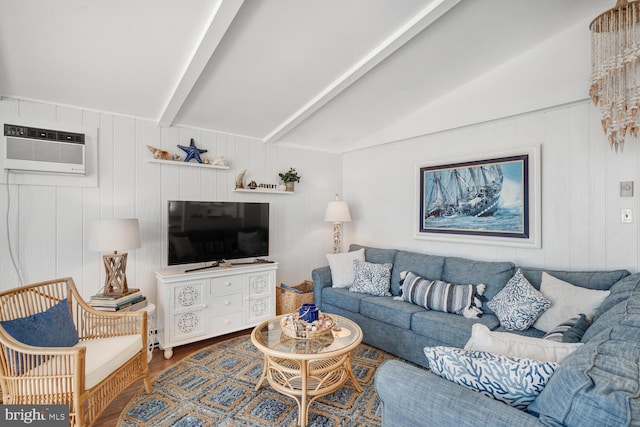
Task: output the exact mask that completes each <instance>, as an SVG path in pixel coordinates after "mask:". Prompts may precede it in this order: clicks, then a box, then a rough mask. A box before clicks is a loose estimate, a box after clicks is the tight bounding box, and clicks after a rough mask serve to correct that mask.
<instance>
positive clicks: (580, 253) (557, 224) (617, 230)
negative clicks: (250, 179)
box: [343, 101, 640, 272]
mask: <svg viewBox="0 0 640 427" xmlns="http://www.w3.org/2000/svg"><path fill="white" fill-rule="evenodd" d="M537 144H539V145H540V147H541V191H542V248H541V249H515V248H509V247H500V246H485V245H476V244H455V243H444V242H435V241H426V240H417V239H414V238H413V235H414V230H413V224H415V222H416V220H415V215H417V213H416V212H415V208H414V203H415V197H416V191H417V190H416V188H415V181H416V177H415V176H414V174H415V166H416V164H420V163H422V164H425V163H431V162H433V161H439V160H442V161H444V162H446V161H447V160H448V159H456V158H460V157H468V156H469V155H472V154H474V153H477V154H478V156H480V158H482V157H483V156H486V155H487V154H491V153H499V152H501V151H507V150H511V149H514V148H520V147H528V146H532V145H537ZM343 165H344V177H343V179H344V188H345V190H344V193H345V198H346V199H347V200H348V201H349V203H350V207H351V210H352V216H353V222H352V223H350V224H349V225H350V227H349V228H348V229H347V238H346V240H348V241H349V242H353V243H361V244H366V245H372V246H378V247H390V248H401V249H409V250H415V251H419V252H425V253H433V254H442V255H456V256H463V257H470V258H474V259H483V260H511V261H514V262H515V263H516V264H519V265H526V266H538V267H546V268H559V269H574V270H581V269H590V270H594V269H614V268H627V269H629V270H631V271H634V272H635V271H638V270H640V259H639V258H640V254H639V251H638V239H639V228H638V221H639V220H640V209H639V204H638V192H639V191H640V182H639V180H638V177H639V168H640V150H639V149H638V141H635V140H633V139H630V140H629V141H628V142H627V144H625V147H624V152H623V153H618V154H616V153H614V152H612V151H611V150H610V149H609V146H608V143H607V142H606V140H605V138H604V136H603V133H602V130H601V127H600V116H599V112H598V111H597V110H596V109H595V108H594V107H593V106H592V105H591V103H590V102H588V101H582V102H577V103H573V104H570V105H566V106H562V107H556V108H549V109H546V110H543V111H538V112H533V113H529V114H524V115H519V116H516V117H511V118H505V119H501V120H496V121H491V122H487V123H483V124H478V125H473V126H467V127H463V128H458V129H452V130H448V131H444V132H439V133H435V134H431V135H426V136H421V137H416V138H411V139H408V140H404V141H400V142H395V143H390V144H386V145H382V146H378V147H374V148H369V149H363V150H358V151H354V152H350V153H347V154H345V156H344V158H343ZM620 181H634V182H635V195H634V197H631V198H623V197H620V196H619V183H620ZM623 208H630V209H633V214H634V222H633V223H631V224H622V223H621V222H620V209H623Z"/></svg>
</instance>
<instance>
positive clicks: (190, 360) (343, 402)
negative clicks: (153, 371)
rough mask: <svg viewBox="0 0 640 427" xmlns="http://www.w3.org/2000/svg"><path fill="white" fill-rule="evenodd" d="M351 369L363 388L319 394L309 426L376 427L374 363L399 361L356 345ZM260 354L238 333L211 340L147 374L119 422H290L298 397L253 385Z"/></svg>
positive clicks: (267, 426)
mask: <svg viewBox="0 0 640 427" xmlns="http://www.w3.org/2000/svg"><path fill="white" fill-rule="evenodd" d="M352 359H353V373H354V375H355V376H356V378H357V379H358V381H359V383H360V385H361V386H362V388H363V389H364V392H363V393H358V392H357V391H356V390H355V388H354V387H353V384H352V383H351V381H347V383H346V384H345V385H344V386H343V387H342V388H341V389H340V390H337V391H336V392H334V393H332V394H329V395H327V396H324V397H322V398H319V399H318V400H316V401H314V402H313V403H312V404H311V406H310V408H309V424H308V426H313V427H374V426H379V425H380V424H381V422H380V401H379V400H378V397H377V395H376V393H375V390H374V387H373V379H374V376H375V371H376V367H377V366H379V365H380V364H381V363H382V362H384V361H385V360H387V359H396V357H395V356H391V355H389V354H387V353H385V352H384V351H382V350H378V349H377V348H374V347H371V346H368V345H366V344H361V345H360V346H358V347H357V348H356V349H355V350H354V351H353V353H352ZM262 368H263V358H262V353H260V352H259V351H258V350H257V349H256V348H255V347H254V346H253V344H251V338H250V337H249V336H248V335H247V336H241V337H237V338H232V339H230V340H227V341H224V342H221V343H218V344H214V345H212V346H210V347H207V348H204V349H202V350H199V351H197V352H196V353H194V354H192V355H191V356H188V357H186V358H185V359H183V360H181V361H180V362H178V363H177V364H176V365H174V366H172V367H171V368H168V369H167V370H165V371H164V372H162V373H161V374H159V375H158V376H157V377H155V378H154V379H153V380H152V385H153V393H151V394H147V393H145V392H144V388H142V387H141V392H140V393H139V394H138V395H136V396H135V397H134V398H133V399H132V400H131V402H130V403H129V404H128V405H127V407H126V408H125V410H124V411H123V412H122V414H121V415H120V419H119V420H118V425H119V426H143V427H149V426H154V427H156V426H176V427H187V426H188V427H192V426H225V427H227V426H228V427H231V426H233V427H239V426H255V427H272V426H295V425H296V423H297V416H298V407H297V404H296V403H295V401H294V400H293V399H292V398H290V397H287V396H284V395H282V394H280V393H278V392H277V391H275V390H273V389H272V388H271V387H270V386H269V384H268V382H267V381H265V382H264V384H263V385H262V387H261V388H260V390H258V391H254V388H255V385H256V384H257V382H258V380H259V379H260V376H261V375H262Z"/></svg>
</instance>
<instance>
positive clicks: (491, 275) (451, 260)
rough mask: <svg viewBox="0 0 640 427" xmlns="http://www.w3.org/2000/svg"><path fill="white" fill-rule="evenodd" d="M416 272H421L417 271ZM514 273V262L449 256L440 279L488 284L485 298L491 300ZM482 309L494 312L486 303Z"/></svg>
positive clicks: (486, 311) (472, 283)
mask: <svg viewBox="0 0 640 427" xmlns="http://www.w3.org/2000/svg"><path fill="white" fill-rule="evenodd" d="M409 270H411V269H409ZM411 271H415V270H411ZM416 273H418V274H419V272H417V271H416ZM514 273H515V265H514V264H513V263H512V262H486V261H473V260H469V259H465V258H456V257H447V258H445V260H444V268H443V270H442V277H441V278H440V280H444V281H445V282H449V283H465V284H467V283H468V284H471V285H479V284H481V283H482V284H484V285H485V286H486V289H485V291H484V299H485V301H490V300H491V299H492V298H493V297H494V296H496V294H497V293H498V292H500V290H501V289H502V288H503V287H504V285H506V284H507V282H508V281H509V279H511V277H513V275H514ZM423 277H429V278H433V279H437V277H433V276H423ZM482 311H483V312H485V313H493V311H492V310H491V309H490V308H488V307H487V306H486V304H484V306H483V310H482Z"/></svg>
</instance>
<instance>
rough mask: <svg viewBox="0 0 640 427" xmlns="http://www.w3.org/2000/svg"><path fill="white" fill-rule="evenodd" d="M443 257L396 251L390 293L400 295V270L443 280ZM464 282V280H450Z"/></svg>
mask: <svg viewBox="0 0 640 427" xmlns="http://www.w3.org/2000/svg"><path fill="white" fill-rule="evenodd" d="M444 260H445V257H441V256H436V255H425V254H418V253H415V252H408V251H398V253H397V254H396V262H395V264H394V267H393V271H392V272H391V294H393V295H394V296H397V295H400V287H401V285H402V284H401V282H402V277H400V273H401V272H402V271H412V272H414V273H415V274H417V275H418V276H421V277H426V278H429V279H431V280H443V279H442V272H443V270H444ZM451 283H465V282H451Z"/></svg>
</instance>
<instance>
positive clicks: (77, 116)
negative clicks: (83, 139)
mask: <svg viewBox="0 0 640 427" xmlns="http://www.w3.org/2000/svg"><path fill="white" fill-rule="evenodd" d="M56 121H57V122H58V123H60V124H64V125H74V126H82V125H83V123H82V110H80V109H78V108H72V107H64V106H60V105H58V106H56Z"/></svg>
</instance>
